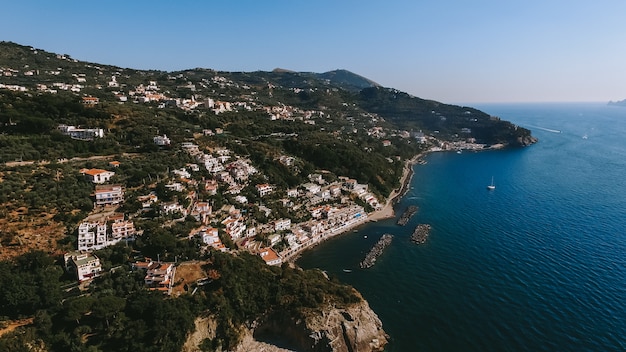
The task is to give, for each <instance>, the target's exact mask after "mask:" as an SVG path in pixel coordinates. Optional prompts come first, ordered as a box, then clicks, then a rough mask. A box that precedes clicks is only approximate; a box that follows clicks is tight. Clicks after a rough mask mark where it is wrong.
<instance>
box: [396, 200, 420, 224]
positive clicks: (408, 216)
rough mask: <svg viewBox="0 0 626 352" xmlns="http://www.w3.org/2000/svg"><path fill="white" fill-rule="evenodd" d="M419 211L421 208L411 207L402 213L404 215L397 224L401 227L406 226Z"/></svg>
mask: <svg viewBox="0 0 626 352" xmlns="http://www.w3.org/2000/svg"><path fill="white" fill-rule="evenodd" d="M418 209H419V208H418V207H417V205H409V207H408V208H406V210H405V211H404V213H402V215H401V216H400V218H399V219H398V222H397V224H398V225H400V226H404V225H406V224H407V223H408V222H409V220H411V217H412V216H413V215H415V213H417V210H418Z"/></svg>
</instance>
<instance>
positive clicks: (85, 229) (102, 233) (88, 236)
mask: <svg viewBox="0 0 626 352" xmlns="http://www.w3.org/2000/svg"><path fill="white" fill-rule="evenodd" d="M107 245H108V241H107V225H106V223H104V222H82V223H81V224H80V225H79V226H78V250H79V251H88V252H91V251H95V250H99V249H102V248H104V247H106V246H107Z"/></svg>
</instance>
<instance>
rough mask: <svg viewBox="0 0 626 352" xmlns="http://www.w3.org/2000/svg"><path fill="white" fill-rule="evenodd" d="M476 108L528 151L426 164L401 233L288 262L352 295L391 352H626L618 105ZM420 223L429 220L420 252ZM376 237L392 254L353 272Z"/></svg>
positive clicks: (373, 229)
mask: <svg viewBox="0 0 626 352" xmlns="http://www.w3.org/2000/svg"><path fill="white" fill-rule="evenodd" d="M477 107H478V108H479V109H481V110H483V111H485V112H487V113H489V114H491V115H496V116H500V117H501V118H502V119H505V120H509V121H512V122H514V123H516V124H518V125H520V126H523V127H527V128H529V129H531V130H532V131H533V135H534V136H536V137H538V138H539V143H537V144H535V145H533V146H530V147H527V148H520V149H510V150H502V151H488V152H480V153H472V152H464V153H462V154H456V153H434V154H430V155H428V157H427V161H428V164H426V165H417V166H415V175H414V177H413V179H412V183H411V186H412V188H411V189H410V191H409V192H408V193H407V194H406V196H405V197H404V198H403V199H402V200H401V201H400V202H399V204H398V205H397V206H396V214H397V215H399V214H400V213H401V212H402V211H403V210H404V209H405V208H406V207H407V206H408V205H411V204H415V205H418V206H419V207H420V210H419V212H418V213H417V214H416V215H415V216H414V217H413V218H412V219H411V221H410V222H409V224H408V225H407V226H406V227H399V226H397V225H396V224H395V219H392V220H384V221H379V222H377V223H369V224H367V225H364V226H363V227H361V228H359V230H358V232H356V233H354V232H351V233H347V234H344V235H341V236H338V237H337V238H335V239H332V240H330V241H327V242H326V243H323V244H322V245H320V246H318V247H316V248H314V249H312V250H310V251H307V252H306V253H304V254H303V256H302V257H301V259H300V260H299V261H298V264H299V265H300V266H302V267H304V268H320V269H322V270H326V271H328V273H329V274H331V275H334V276H336V277H338V278H339V279H340V280H341V281H343V282H345V283H348V284H351V285H353V286H354V287H356V288H357V289H358V290H359V291H360V292H361V293H362V294H363V296H364V297H365V298H366V299H367V300H368V302H369V303H370V306H371V307H372V308H373V309H374V311H376V312H377V313H378V315H379V317H380V318H381V320H382V322H383V326H384V328H385V330H386V331H387V333H388V334H389V335H390V336H391V339H392V342H391V343H390V344H389V346H388V349H387V350H388V351H626V108H620V107H610V106H606V105H605V104H600V103H598V104H593V103H586V104H583V103H579V104H515V105H513V104H493V105H480V106H477ZM583 137H586V138H583ZM492 176H493V177H494V180H495V184H496V189H495V190H494V191H488V190H487V189H486V186H487V185H488V184H489V183H490V182H491V177H492ZM418 223H428V224H431V225H432V231H431V234H430V237H429V239H428V241H427V242H426V244H423V245H419V246H418V245H415V244H412V243H410V242H409V236H410V234H411V232H412V231H413V228H414V227H415V226H416V225H417V224H418ZM384 233H392V234H394V235H395V238H394V240H393V243H392V244H391V246H390V247H389V248H388V249H387V250H386V251H385V252H384V253H383V255H382V256H381V257H380V258H379V260H378V262H377V264H376V265H375V266H374V267H373V268H371V269H367V270H361V269H358V263H359V261H360V260H361V259H362V258H363V257H364V255H365V253H367V251H368V250H369V248H370V247H371V246H372V245H373V243H374V242H375V241H376V240H377V239H378V238H379V237H380V236H381V235H382V234H384ZM365 236H367V237H365ZM343 269H352V272H350V273H346V272H343Z"/></svg>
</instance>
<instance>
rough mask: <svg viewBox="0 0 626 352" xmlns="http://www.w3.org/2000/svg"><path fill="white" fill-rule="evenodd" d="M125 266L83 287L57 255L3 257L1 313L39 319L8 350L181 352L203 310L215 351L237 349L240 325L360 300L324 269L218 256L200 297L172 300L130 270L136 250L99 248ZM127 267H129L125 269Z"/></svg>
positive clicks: (8, 341)
mask: <svg viewBox="0 0 626 352" xmlns="http://www.w3.org/2000/svg"><path fill="white" fill-rule="evenodd" d="M98 254H99V255H100V258H101V259H102V260H104V261H105V265H106V266H108V267H112V266H114V267H117V268H118V269H117V270H114V271H112V272H111V273H109V274H106V275H104V276H102V277H99V278H97V279H95V280H94V281H93V282H92V283H91V285H89V288H88V289H87V291H83V292H81V291H79V290H78V289H77V288H75V287H74V285H72V284H71V281H68V280H69V275H67V274H64V271H63V269H62V267H61V265H60V264H59V263H56V262H55V260H54V258H52V257H50V256H48V255H47V254H45V253H43V252H40V251H39V252H30V253H27V254H25V255H24V256H21V257H18V258H17V259H16V260H15V261H13V262H0V300H1V301H0V317H4V318H5V319H17V318H22V317H33V316H34V323H33V325H32V326H30V327H27V328H24V330H25V331H26V334H27V336H28V339H24V337H23V335H21V334H20V335H18V334H14V335H11V334H8V335H4V336H2V337H1V338H0V347H3V346H11V349H10V350H11V351H19V350H20V349H25V348H26V347H27V346H28V344H29V343H32V341H41V342H42V344H44V345H45V346H47V348H48V349H49V350H50V351H180V348H181V346H182V344H183V343H184V341H185V338H186V336H187V334H188V333H189V332H190V331H191V330H192V328H193V326H194V323H193V322H194V320H195V318H196V317H197V316H199V315H200V314H209V315H212V316H214V317H215V319H216V321H217V324H218V325H217V336H216V338H215V339H214V340H211V341H206V342H205V343H204V346H205V347H207V348H208V349H209V350H214V349H217V348H218V347H222V348H227V349H230V348H232V347H234V346H235V345H236V344H237V343H238V342H239V334H238V329H239V328H240V327H241V326H243V325H247V324H251V323H252V322H253V321H255V320H257V319H262V318H263V317H264V316H267V315H268V314H270V313H272V312H275V311H280V312H283V313H288V314H293V315H294V316H296V317H298V316H300V315H301V314H303V312H304V311H305V310H307V309H317V308H318V307H320V306H321V305H322V304H326V303H333V304H335V305H336V306H340V307H341V306H345V305H348V304H351V303H356V302H359V301H360V296H358V295H357V294H356V293H355V291H354V289H352V288H351V287H349V286H346V285H342V284H339V283H337V282H336V281H331V280H328V279H327V278H325V277H324V276H323V275H322V273H320V272H319V271H303V270H299V269H293V268H290V267H288V266H287V265H284V266H283V267H269V266H267V265H265V264H264V263H263V262H262V260H261V259H260V258H259V257H258V256H253V255H250V254H245V253H244V254H241V255H240V256H232V255H230V254H224V253H219V252H216V253H212V255H211V257H210V260H209V262H208V264H207V265H206V267H205V269H206V270H207V271H208V272H211V273H212V274H211V277H212V281H211V282H210V283H209V284H208V285H205V286H203V287H202V289H201V290H199V291H198V292H197V293H196V294H195V295H191V293H186V294H183V295H182V296H180V297H178V298H166V296H163V295H162V294H160V293H156V292H151V291H147V290H145V289H143V288H142V281H143V275H142V274H141V273H140V272H133V271H129V267H128V260H129V255H130V254H131V251H130V249H128V248H126V247H124V246H119V245H118V246H114V247H111V248H107V249H106V250H105V251H101V252H99V253H98ZM120 265H121V266H120Z"/></svg>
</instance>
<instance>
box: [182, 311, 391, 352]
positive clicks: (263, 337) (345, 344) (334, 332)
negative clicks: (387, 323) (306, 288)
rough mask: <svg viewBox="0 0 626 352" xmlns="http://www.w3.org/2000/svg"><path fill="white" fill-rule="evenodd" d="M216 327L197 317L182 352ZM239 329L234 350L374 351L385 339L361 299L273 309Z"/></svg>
mask: <svg viewBox="0 0 626 352" xmlns="http://www.w3.org/2000/svg"><path fill="white" fill-rule="evenodd" d="M216 328H217V326H216V321H215V319H213V318H212V317H199V318H197V319H196V321H195V331H194V332H193V333H191V334H190V335H189V336H188V337H187V341H186V342H185V345H184V347H183V349H182V352H199V351H201V349H200V345H201V344H202V342H203V341H204V340H205V339H209V340H210V339H213V338H215V337H216V335H215V331H216ZM240 332H241V336H240V337H241V342H240V343H239V345H238V346H237V347H236V348H235V349H234V350H233V352H247V351H262V352H291V351H298V352H357V351H358V352H376V351H383V349H384V346H385V345H386V344H387V342H388V340H387V339H388V336H387V334H386V333H385V331H384V330H383V328H382V323H381V321H380V319H379V318H378V316H377V315H376V313H374V311H372V309H371V308H370V306H369V304H368V303H367V301H365V300H364V299H361V301H360V302H358V303H354V304H351V305H349V306H347V307H341V308H340V307H336V306H334V305H327V306H326V307H324V308H320V309H315V310H309V311H306V312H304V313H302V314H300V317H294V316H293V315H291V314H288V313H287V312H283V311H281V312H274V313H272V314H270V315H268V316H267V317H265V318H264V319H259V320H258V321H256V322H255V323H254V324H253V326H252V327H242V328H241V329H240Z"/></svg>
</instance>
